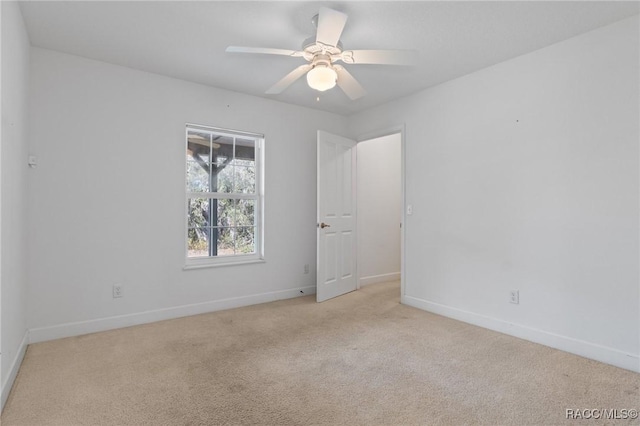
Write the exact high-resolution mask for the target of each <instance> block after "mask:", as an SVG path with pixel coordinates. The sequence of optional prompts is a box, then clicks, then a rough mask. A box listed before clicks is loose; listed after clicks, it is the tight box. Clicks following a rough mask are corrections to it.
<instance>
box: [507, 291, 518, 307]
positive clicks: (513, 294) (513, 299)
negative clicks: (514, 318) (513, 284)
mask: <svg viewBox="0 0 640 426" xmlns="http://www.w3.org/2000/svg"><path fill="white" fill-rule="evenodd" d="M509 302H510V303H514V304H516V305H519V304H520V291H519V290H511V291H510V292H509Z"/></svg>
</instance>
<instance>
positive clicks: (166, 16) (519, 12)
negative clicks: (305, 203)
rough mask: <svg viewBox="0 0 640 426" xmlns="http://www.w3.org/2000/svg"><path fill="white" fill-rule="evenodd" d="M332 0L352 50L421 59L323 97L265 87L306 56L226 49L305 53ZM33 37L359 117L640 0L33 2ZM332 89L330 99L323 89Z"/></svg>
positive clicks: (377, 71) (580, 29) (359, 69)
mask: <svg viewBox="0 0 640 426" xmlns="http://www.w3.org/2000/svg"><path fill="white" fill-rule="evenodd" d="M321 6H328V7H331V8H334V9H337V10H340V11H343V12H345V13H347V14H348V15H349V19H348V21H347V24H346V28H345V30H344V33H343V35H342V38H341V40H342V43H343V45H344V47H345V49H396V48H400V49H414V50H416V51H418V52H419V58H418V63H417V65H416V66H413V67H396V66H382V65H346V67H347V68H348V70H349V71H350V72H351V73H352V74H353V75H354V77H356V78H357V79H358V80H359V81H360V83H361V84H362V85H363V86H364V87H365V89H366V90H367V91H368V94H367V95H366V96H365V97H363V98H361V99H358V100H356V101H351V100H349V99H348V98H347V97H346V96H345V95H344V93H342V92H341V91H340V89H338V88H337V87H336V88H335V89H333V90H331V91H328V92H325V93H323V94H319V93H318V92H315V91H313V90H312V89H310V88H309V87H308V86H307V85H306V82H305V80H304V78H302V79H300V80H298V81H297V82H296V83H294V84H293V85H292V86H291V87H289V89H287V90H286V91H285V92H284V93H282V94H280V95H275V96H274V95H265V94H264V92H265V90H267V89H268V88H269V87H271V86H272V85H273V84H274V83H275V82H277V81H278V80H279V79H280V78H282V77H283V76H284V75H285V74H287V73H288V72H289V71H291V70H293V69H294V68H295V67H297V66H299V65H302V64H303V63H305V62H304V60H303V59H301V58H291V57H286V56H271V55H242V54H230V53H225V48H226V47H227V46H229V45H238V46H255V47H276V48H284V49H292V50H298V49H300V47H301V43H302V41H303V40H304V39H305V38H307V37H310V36H312V35H315V28H314V27H313V25H312V23H311V17H312V16H313V15H315V14H316V13H317V12H318V9H319V8H320V7H321ZM21 9H22V13H23V15H24V18H25V22H26V26H27V30H28V32H29V37H30V39H31V43H32V45H34V46H39V47H44V48H48V49H54V50H59V51H62V52H67V53H71V54H75V55H79V56H84V57H87V58H92V59H97V60H101V61H105V62H110V63H114V64H118V65H124V66H127V67H131V68H135V69H139V70H144V71H149V72H154V73H158V74H164V75H167V76H171V77H176V78H180V79H183V80H188V81H193V82H197V83H202V84H206V85H209V86H214V87H220V88H224V89H228V90H233V91H237V92H243V93H247V94H250V95H255V96H262V97H266V98H271V99H276V100H279V101H282V102H287V103H291V104H296V105H303V106H307V107H311V108H317V109H322V110H326V111H333V112H336V113H339V114H345V115H346V114H351V113H354V112H358V111H361V110H363V109H366V108H369V107H372V106H375V105H379V104H382V103H385V102H388V101H390V100H392V99H395V98H399V97H402V96H405V95H408V94H411V93H413V92H415V91H417V90H420V89H424V88H427V87H430V86H434V85H436V84H439V83H442V82H444V81H447V80H451V79H454V78H456V77H459V76H462V75H465V74H469V73H471V72H473V71H475V70H478V69H481V68H485V67H487V66H490V65H493V64H496V63H499V62H502V61H504V60H507V59H510V58H513V57H516V56H519V55H522V54H525V53H528V52H531V51H534V50H536V49H539V48H542V47H544V46H548V45H550V44H553V43H556V42H558V41H561V40H564V39H567V38H569V37H572V36H575V35H578V34H581V33H584V32H587V31H589V30H592V29H594V28H597V27H600V26H603V25H607V24H609V23H612V22H615V21H618V20H621V19H624V18H626V17H629V16H631V15H635V14H638V13H640V3H638V2H613V1H604V2H576V1H573V2H559V1H551V2H480V1H472V2H444V1H443V2H423V1H412V2H400V1H391V2H377V1H375V2H371V1H354V2H349V1H347V2H345V1H342V2H281V1H277V2H271V1H260V2H245V1H233V2H230V1H228V2H222V1H212V2H204V1H199V2H179V1H174V2H149V1H120V2H80V1H71V2H56V1H45V2H23V3H22V4H21ZM318 95H320V100H319V101H317V100H316V97H317V96H318Z"/></svg>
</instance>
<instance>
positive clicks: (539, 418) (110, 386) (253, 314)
mask: <svg viewBox="0 0 640 426" xmlns="http://www.w3.org/2000/svg"><path fill="white" fill-rule="evenodd" d="M399 293H400V290H399V285H398V283H388V284H387V283H385V284H377V285H371V286H367V287H364V288H363V289H362V290H361V291H358V292H354V293H351V294H348V295H345V296H342V297H340V298H337V299H334V300H330V301H328V302H325V303H322V304H316V303H315V300H314V298H313V297H302V298H298V299H291V300H285V301H279V302H274V303H268V304H264V305H257V306H251V307H247V308H241V309H235V310H230V311H223V312H217V313H211V314H205V315H198V316H194V317H189V318H181V319H176V320H170V321H163V322H159V323H155V324H148V325H142V326H136V327H130V328H126V329H121V330H115V331H109V332H104V333H96V334H91V335H86V336H81V337H73V338H68V339H62V340H57V341H53V342H46V343H38V344H35V345H31V346H30V347H29V349H28V351H27V354H26V357H25V360H24V363H23V365H22V368H21V369H20V373H19V375H18V378H17V380H16V383H15V386H14V388H13V391H12V393H11V395H10V397H9V400H8V403H7V405H6V408H5V410H4V412H3V414H2V425H3V426H11V425H45V424H55V425H75V424H82V425H215V424H273V425H314V424H339V425H347V424H348V425H353V424H367V425H369V424H380V425H382V424H384V425H401V424H425V425H426V424H452V425H459V424H514V425H523V424H561V423H566V424H574V425H576V424H603V423H606V422H603V421H593V420H591V421H587V420H571V421H567V420H565V409H567V408H575V409H590V408H616V409H629V408H635V409H638V408H640V402H639V401H640V393H639V391H638V386H639V383H640V375H639V374H636V373H632V372H629V371H626V370H622V369H619V368H615V367H611V366H608V365H605V364H601V363H598V362H595V361H590V360H587V359H584V358H580V357H577V356H574V355H570V354H567V353H564V352H560V351H557V350H554V349H550V348H547V347H545V346H541V345H537V344H534V343H529V342H526V341H523V340H519V339H516V338H513V337H509V336H506V335H502V334H499V333H495V332H492V331H488V330H484V329H482V328H478V327H474V326H470V325H468V324H464V323H461V322H458V321H454V320H450V319H447V318H443V317H440V316H437V315H432V314H429V313H426V312H423V311H421V310H418V309H414V308H410V307H407V306H403V305H400V304H399ZM608 423H614V422H608ZM618 423H619V424H638V420H635V421H633V422H630V421H618Z"/></svg>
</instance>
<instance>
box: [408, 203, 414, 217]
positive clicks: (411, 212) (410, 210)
mask: <svg viewBox="0 0 640 426" xmlns="http://www.w3.org/2000/svg"><path fill="white" fill-rule="evenodd" d="M407 214H408V215H409V216H411V215H412V214H413V206H412V205H411V204H408V205H407Z"/></svg>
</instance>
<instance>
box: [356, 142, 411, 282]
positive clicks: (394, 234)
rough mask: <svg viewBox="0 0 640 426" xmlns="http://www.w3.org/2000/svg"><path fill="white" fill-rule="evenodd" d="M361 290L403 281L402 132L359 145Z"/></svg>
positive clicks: (358, 248)
mask: <svg viewBox="0 0 640 426" xmlns="http://www.w3.org/2000/svg"><path fill="white" fill-rule="evenodd" d="M357 159H358V160H357V188H358V190H357V211H358V215H357V253H358V254H357V264H358V288H361V287H362V286H366V285H370V284H376V283H383V282H389V281H400V280H401V271H402V222H403V214H402V213H403V196H402V192H403V189H402V173H403V172H402V132H400V131H398V132H395V133H391V134H387V135H384V136H377V137H373V138H368V139H365V140H362V141H360V142H358V144H357Z"/></svg>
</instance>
